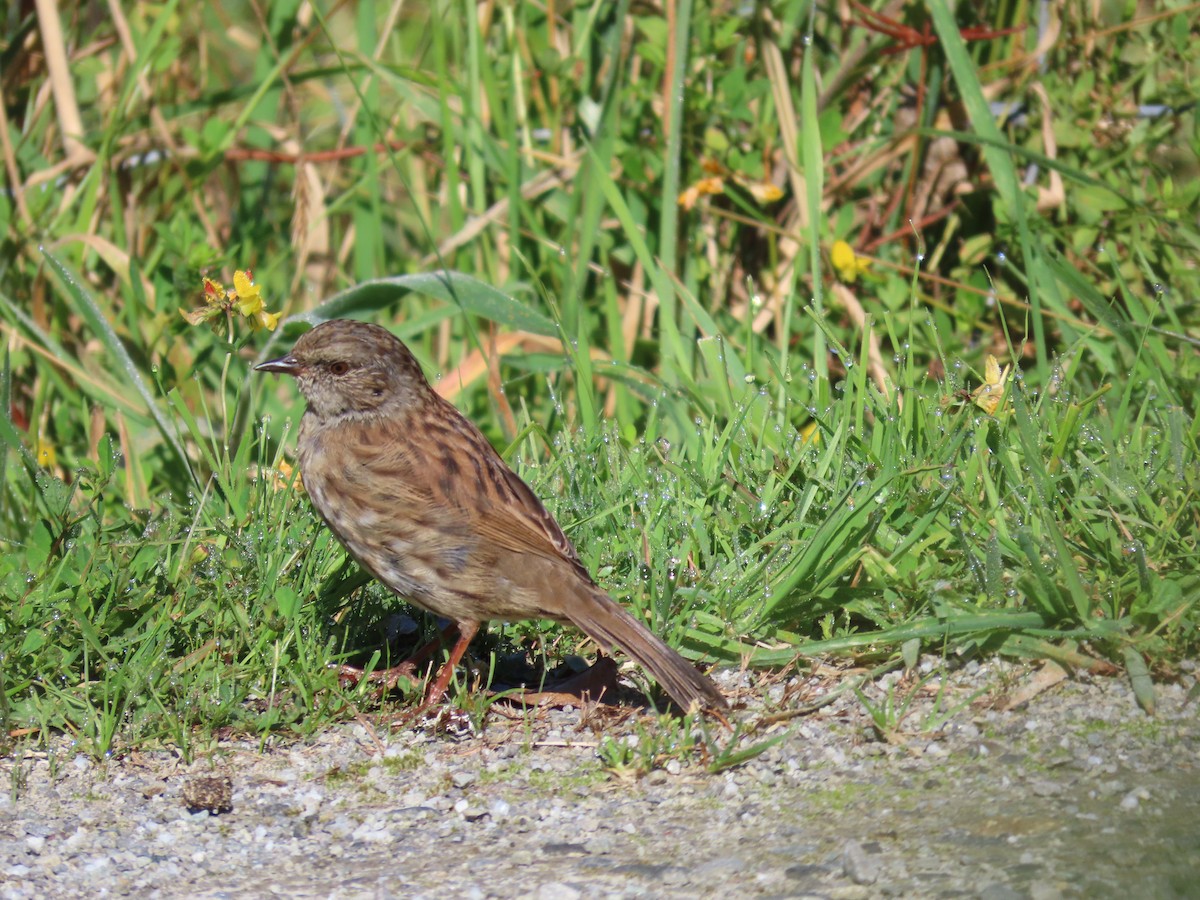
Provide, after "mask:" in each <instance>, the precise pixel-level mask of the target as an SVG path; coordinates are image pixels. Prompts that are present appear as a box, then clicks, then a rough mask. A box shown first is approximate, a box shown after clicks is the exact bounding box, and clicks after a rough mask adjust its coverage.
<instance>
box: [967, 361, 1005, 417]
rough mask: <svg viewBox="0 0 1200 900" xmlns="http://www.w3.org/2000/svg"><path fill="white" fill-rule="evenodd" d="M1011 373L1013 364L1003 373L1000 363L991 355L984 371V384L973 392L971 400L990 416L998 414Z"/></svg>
mask: <svg viewBox="0 0 1200 900" xmlns="http://www.w3.org/2000/svg"><path fill="white" fill-rule="evenodd" d="M1011 372H1012V365H1011V364H1009V365H1007V366H1005V367H1004V369H1003V371H1002V370H1001V369H1000V361H999V360H997V359H996V357H994V356H992V354H990V353H989V354H988V355H987V361H986V362H985V363H984V370H983V384H981V385H980V386H979V387H977V388H975V390H974V391H972V392H971V400H972V401H974V403H975V405H976V406H978V407H979V408H980V409H982V410H983V411H984V412H985V413H987V414H988V415H989V416H994V415H995V414H996V409H997V408H998V407H999V406H1000V401H1001V400H1002V399H1003V397H1004V387H1005V385H1006V384H1007V383H1008V376H1009V373H1011Z"/></svg>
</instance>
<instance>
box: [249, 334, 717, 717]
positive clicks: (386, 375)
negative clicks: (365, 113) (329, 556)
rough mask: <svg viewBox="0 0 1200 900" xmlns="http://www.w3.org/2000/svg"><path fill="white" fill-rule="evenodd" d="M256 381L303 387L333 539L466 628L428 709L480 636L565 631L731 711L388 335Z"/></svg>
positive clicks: (314, 466) (278, 364)
mask: <svg viewBox="0 0 1200 900" xmlns="http://www.w3.org/2000/svg"><path fill="white" fill-rule="evenodd" d="M255 368H256V369H259V370H261V371H265V372H280V373H283V374H285V375H294V376H295V378H296V383H297V385H298V386H299V388H300V393H301V394H303V395H304V399H305V400H306V401H307V403H308V408H307V410H306V411H305V413H304V418H303V420H302V422H301V424H300V437H299V462H300V472H301V474H302V476H303V478H304V487H305V489H306V490H307V491H308V495H309V497H310V498H312V503H313V506H314V507H315V508H316V510H317V513H318V514H319V515H320V516H321V518H322V519H324V520H325V523H326V524H327V525H328V526H329V528H330V530H332V531H333V533H334V534H335V535H336V536H337V538H338V540H340V541H341V542H342V544H344V545H345V547H346V549H347V550H349V551H350V554H351V555H352V556H353V557H354V558H355V559H356V560H358V562H359V563H360V564H361V565H362V566H363V567H364V568H365V569H366V570H367V571H368V572H370V573H371V574H372V575H374V576H375V577H376V578H378V579H379V580H380V581H381V582H383V583H384V584H385V585H386V586H387V587H388V588H390V589H391V590H393V591H395V593H396V594H398V595H399V596H401V597H403V598H404V599H406V600H409V601H411V602H412V603H415V604H416V605H417V606H420V607H422V608H424V609H427V610H429V611H430V612H433V613H435V614H436V615H438V616H442V617H444V618H447V619H450V620H451V621H452V622H453V623H455V624H456V625H457V631H458V640H457V642H456V643H455V644H454V647H453V649H452V650H451V652H450V655H449V658H448V660H447V661H446V663H445V664H444V665H443V667H442V670H441V672H440V674H439V676H438V678H437V679H436V680H435V682H434V684H433V686H432V687H431V688H430V689H429V693H428V694H427V695H426V700H425V702H426V705H428V704H430V703H434V702H436V701H437V700H439V699H440V698H441V696H442V695H443V694H444V693H445V691H446V688H447V686H448V685H449V682H450V677H451V675H452V674H453V671H454V667H455V666H456V665H457V664H458V661H459V660H460V659H461V658H462V655H463V652H464V651H465V650H466V648H467V645H468V644H469V643H470V641H471V638H472V637H474V635H475V633H476V632H477V631H478V630H479V627H480V625H481V624H482V623H483V622H485V621H487V620H489V619H505V620H516V619H554V620H555V621H558V622H571V623H573V624H574V625H576V626H577V627H578V628H579V629H581V630H582V631H583V632H584V633H585V634H586V635H588V637H590V638H592V639H593V640H594V641H596V642H597V643H598V644H599V645H600V646H601V648H603V649H605V650H610V649H611V648H612V647H613V646H616V647H620V648H621V649H622V650H624V651H625V652H626V653H628V654H629V655H630V656H632V657H633V658H634V659H635V660H637V661H638V662H639V663H641V664H642V665H643V666H645V667H646V668H647V669H649V670H650V672H651V673H652V674H653V675H654V677H655V678H657V679H658V681H659V682H660V683H661V684H662V686H663V687H664V688H665V689H666V691H667V693H668V694H670V695H671V697H672V698H673V699H674V700H675V702H677V703H678V704H679V705H680V706H682V707H683V708H684V709H690V708H692V707H693V706H699V707H701V708H714V709H723V708H725V707H726V705H727V704H726V702H725V698H724V697H723V696H722V695H721V693H720V692H719V691H718V690H717V688H716V686H715V685H714V684H713V683H712V682H711V681H710V680H709V679H708V678H706V677H705V676H704V675H702V674H700V673H699V672H697V671H696V669H695V668H694V667H693V666H691V665H690V664H689V663H688V662H687V661H686V660H684V659H683V657H681V656H680V655H679V654H678V653H676V652H675V651H674V650H672V649H671V648H670V647H668V646H667V645H666V644H665V643H664V642H663V641H662V640H660V639H659V638H658V637H656V636H655V635H654V634H652V633H651V632H650V631H649V630H648V629H647V628H646V626H645V625H643V624H641V623H640V622H638V620H637V619H635V618H634V617H633V616H631V615H630V614H629V613H627V612H626V611H625V610H624V609H622V608H621V607H620V606H618V605H617V604H616V603H615V602H613V600H612V598H611V597H609V596H608V594H606V593H604V591H602V590H601V589H600V588H598V587H597V586H596V583H595V582H594V581H592V578H591V576H590V575H589V574H588V571H587V569H585V568H584V566H583V564H582V563H581V562H580V560H579V554H578V553H577V552H576V551H575V548H574V547H573V546H572V545H571V542H570V541H569V540H567V536H566V535H565V534H563V531H562V529H561V528H560V527H559V525H558V523H557V522H555V521H554V518H553V517H552V516H551V515H550V514H549V513H548V512H547V511H546V508H545V507H544V506H542V504H541V502H540V501H539V500H538V498H537V497H536V496H534V493H533V491H531V490H530V489H529V486H528V485H526V484H525V482H523V481H522V480H521V479H520V478H519V477H518V476H517V474H516V473H515V472H513V471H512V469H510V468H509V467H508V466H507V465H506V464H505V462H504V460H502V459H501V458H500V455H499V454H498V453H496V451H495V450H494V449H493V448H492V445H491V444H489V443H488V441H487V439H486V438H485V437H484V436H483V435H482V434H481V433H480V431H479V429H478V428H476V427H475V426H474V425H473V424H472V423H471V422H469V421H468V420H467V419H466V418H464V417H463V415H462V414H461V413H460V412H459V411H458V410H457V409H455V408H454V407H453V406H452V405H451V404H450V403H448V402H447V401H446V400H444V399H442V398H441V397H440V396H438V394H436V393H435V392H434V391H433V389H432V388H431V387H430V386H429V382H428V381H426V379H425V375H424V374H423V373H422V372H421V367H420V365H419V364H418V363H417V361H416V359H415V358H414V357H413V355H412V353H410V352H409V350H408V348H407V347H405V346H404V344H403V343H401V342H400V341H399V340H398V339H397V338H396V337H395V336H393V335H392V334H391V332H389V331H387V330H386V329H384V328H380V327H379V326H377V325H369V324H366V323H363V322H355V321H351V320H348V319H336V320H333V321H330V322H325V323H323V324H321V325H318V326H317V327H316V328H314V329H313V330H312V331H310V332H308V333H307V334H305V335H303V336H302V337H301V338H300V340H298V341H297V342H296V345H295V347H293V348H292V352H291V353H289V354H288V355H287V356H283V357H280V358H279V359H273V360H270V361H268V362H264V363H261V364H260V365H258V366H256V367H255ZM449 630H450V629H448V631H449Z"/></svg>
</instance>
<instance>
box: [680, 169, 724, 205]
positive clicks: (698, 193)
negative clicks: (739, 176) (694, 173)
mask: <svg viewBox="0 0 1200 900" xmlns="http://www.w3.org/2000/svg"><path fill="white" fill-rule="evenodd" d="M724 190H725V179H724V178H718V177H716V176H710V177H707V178H701V179H700V180H699V181H697V182H696V183H695V184H693V185H692V186H691V187H688V188H686V189H685V190H684V191H683V192H682V193H681V194H680V195H679V205H680V206H682V207H683V208H684V209H691V208H692V207H693V206H695V205H696V201H697V200H699V199H700V198H701V197H702V196H704V195H705V194H720V193H722V192H723V191H724Z"/></svg>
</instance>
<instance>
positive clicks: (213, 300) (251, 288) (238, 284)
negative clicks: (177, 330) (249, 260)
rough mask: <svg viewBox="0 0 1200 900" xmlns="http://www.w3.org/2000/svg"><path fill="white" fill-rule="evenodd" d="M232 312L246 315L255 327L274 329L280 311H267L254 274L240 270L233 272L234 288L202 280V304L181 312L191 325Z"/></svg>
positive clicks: (211, 279)
mask: <svg viewBox="0 0 1200 900" xmlns="http://www.w3.org/2000/svg"><path fill="white" fill-rule="evenodd" d="M234 311H236V312H237V313H238V314H239V315H241V316H242V317H243V318H245V319H246V320H247V321H248V322H249V323H250V327H251V328H252V329H254V330H257V329H259V328H266V329H267V330H268V331H274V330H275V327H276V326H277V325H278V324H279V313H273V312H270V311H268V310H267V307H266V303H265V302H264V301H263V298H262V292H261V288H259V286H258V285H256V284H255V283H254V273H253V272H251V271H250V270H249V269H245V270H242V269H239V270H238V271H236V272H234V273H233V289H232V290H230V289H229V288H226V287H225V285H223V284H221V282H219V281H217V280H215V279H213V278H205V279H204V305H203V306H201V307H200V308H199V309H195V310H193V311H192V312H183V313H181V314H182V315H183V317H184V318H185V319H187V321H188V322H190V323H191V324H192V325H203V324H204V323H206V322H212V321H213V320H215V319H219V318H230V317H231V316H232V315H233V313H234Z"/></svg>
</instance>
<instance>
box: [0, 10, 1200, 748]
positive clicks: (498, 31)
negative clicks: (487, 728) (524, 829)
mask: <svg viewBox="0 0 1200 900" xmlns="http://www.w3.org/2000/svg"><path fill="white" fill-rule="evenodd" d="M959 7H960V8H959V9H958V10H952V9H951V8H950V5H949V4H948V2H946V0H938V2H932V3H930V4H928V5H923V4H907V5H905V4H899V3H887V4H884V3H879V2H871V3H870V4H868V5H864V4H859V3H857V2H847V3H838V4H821V5H814V4H812V3H809V2H801V0H780V2H762V3H757V4H746V3H723V2H715V3H703V2H694V0H667V2H666V3H665V4H664V5H659V4H657V3H649V4H646V3H630V2H627V0H617V2H613V3H601V2H593V3H574V4H573V3H562V2H548V3H544V4H543V3H532V2H523V3H515V2H513V3H488V2H484V3H464V2H448V0H447V2H440V0H435V2H431V3H424V4H411V3H408V4H402V3H396V4H393V5H387V4H383V3H373V2H360V3H336V2H317V3H300V2H282V3H271V4H265V3H263V4H257V3H254V2H250V3H240V2H218V3H211V4H180V3H176V2H170V0H169V2H166V3H142V2H128V3H124V4H122V3H119V2H113V3H108V4H96V3H82V4H77V5H75V4H63V5H62V6H61V8H60V9H59V11H58V16H57V19H55V17H53V16H46V17H43V18H39V16H38V15H37V14H36V13H35V11H34V7H33V5H32V4H9V5H8V6H7V7H5V10H6V11H5V12H4V13H3V15H4V17H5V18H4V22H3V43H2V45H0V67H2V70H3V75H2V79H3V80H2V85H0V86H2V90H3V105H2V109H0V112H2V114H3V116H4V120H3V121H2V122H0V136H2V138H3V144H2V146H0V151H2V153H3V161H4V171H5V183H4V191H3V194H0V219H2V220H3V225H4V228H3V235H4V236H3V252H0V316H2V323H3V324H0V328H2V330H3V335H4V338H5V340H4V349H3V354H2V358H0V400H2V404H0V409H2V410H3V411H4V416H3V417H0V445H2V446H3V447H4V448H5V449H4V451H3V453H2V454H0V464H2V465H3V470H2V471H0V541H3V546H4V551H5V552H4V553H3V554H2V555H0V597H2V598H3V599H2V602H0V726H2V727H0V740H3V739H4V736H5V735H7V736H8V738H9V739H10V740H11V739H14V738H31V737H32V738H38V737H44V736H46V735H48V734H50V733H56V732H61V731H66V732H68V733H70V734H73V735H76V736H78V738H79V740H80V742H81V744H82V746H84V747H85V748H87V749H88V750H90V751H91V752H95V753H103V752H107V751H109V750H111V749H112V748H113V747H114V746H117V745H118V744H120V745H128V744H131V743H134V742H141V741H147V740H169V741H173V742H175V743H177V744H178V745H180V746H181V747H183V748H184V749H185V751H188V752H190V750H191V749H192V748H193V747H194V745H195V743H196V742H197V741H200V742H204V741H206V740H209V739H211V737H212V736H213V735H214V734H220V733H221V732H222V730H223V729H227V728H234V729H238V730H249V731H251V732H255V733H262V734H264V735H265V734H266V733H268V732H269V731H271V730H272V729H277V728H281V727H290V728H295V729H305V728H313V727H320V726H321V725H322V724H325V723H327V722H328V721H329V720H330V718H331V717H337V716H343V715H347V714H350V713H351V712H352V711H353V710H354V709H355V708H356V705H361V704H363V703H365V702H367V701H368V700H369V693H368V692H365V691H362V690H361V689H360V691H359V692H355V691H350V692H349V693H348V692H347V690H346V689H344V688H342V687H340V686H339V685H338V684H337V683H336V679H335V677H334V675H333V674H332V673H331V672H330V671H329V670H328V669H327V663H328V662H329V661H330V660H334V659H337V658H340V656H341V655H342V654H348V658H350V659H353V660H354V661H357V662H359V663H361V664H366V665H379V664H383V663H386V662H387V660H388V659H389V658H393V659H394V658H397V657H398V656H399V655H401V654H403V653H404V651H405V650H406V649H407V647H408V646H410V645H411V643H412V641H413V640H414V639H415V637H416V636H415V635H411V634H409V632H411V631H413V630H414V627H419V628H428V625H429V623H422V622H414V621H412V620H409V619H407V618H406V617H404V616H403V615H401V613H402V611H403V607H402V605H401V604H399V602H398V601H394V600H392V599H390V598H388V597H387V596H385V594H384V592H383V591H382V590H381V589H380V588H378V586H374V585H367V584H365V583H364V582H365V579H363V578H362V577H361V576H359V575H358V574H357V573H356V572H355V570H354V568H353V566H352V565H346V564H345V559H344V554H343V553H342V551H341V550H340V548H339V547H338V546H337V545H336V543H334V542H333V541H332V540H331V539H330V537H329V536H328V534H327V533H326V532H325V531H324V530H323V529H321V528H320V527H318V524H317V523H316V521H315V520H314V518H313V516H312V514H311V513H310V511H309V508H308V504H307V501H306V500H305V499H304V497H303V495H302V494H300V493H299V492H298V491H297V490H296V489H295V484H294V474H292V473H290V468H289V466H288V465H287V463H288V462H289V461H290V460H291V459H292V458H293V457H292V447H293V444H292V439H293V436H294V422H295V420H296V419H297V417H298V415H299V411H300V401H299V398H298V396H297V395H296V393H295V390H294V387H293V386H292V385H291V384H285V383H281V382H280V381H279V380H277V379H273V378H270V377H263V376H257V375H254V374H252V372H251V364H252V363H253V361H254V360H256V359H260V358H265V356H266V355H267V354H270V353H272V352H276V351H279V350H280V349H282V348H284V347H286V346H288V345H289V343H290V342H291V341H292V340H293V339H294V338H295V337H296V336H297V335H298V334H300V333H302V331H303V329H304V327H306V326H305V325H304V323H305V322H309V323H311V322H315V321H317V320H319V319H321V318H326V317H331V316H335V315H354V316H359V317H363V318H368V319H370V320H372V321H376V322H379V323H381V324H384V325H387V326H388V327H390V328H391V329H392V330H393V331H394V332H395V333H396V334H398V335H400V336H401V337H402V338H403V339H404V340H405V341H407V342H408V343H409V344H410V346H411V347H412V348H413V349H414V352H416V354H417V355H418V356H419V357H420V358H421V360H422V361H423V362H424V363H425V364H426V366H427V370H428V371H429V372H430V373H431V374H432V375H434V376H436V377H437V378H438V382H437V383H438V387H439V390H441V391H443V392H444V393H445V394H446V395H447V396H449V397H451V398H452V399H453V400H454V402H455V403H456V404H458V406H459V407H460V408H462V409H463V410H464V411H465V412H466V413H467V414H468V415H470V416H471V417H473V418H474V419H475V420H476V421H477V422H479V423H480V424H481V426H482V427H483V428H484V429H485V431H486V432H487V433H488V434H489V436H490V437H491V438H492V439H493V441H494V442H495V443H496V444H497V446H498V447H500V448H501V449H502V450H503V451H504V452H505V454H506V456H507V457H508V458H509V459H510V460H511V461H512V462H513V464H514V465H515V466H516V467H517V468H518V470H519V471H520V472H522V474H523V475H524V476H525V477H526V478H527V479H528V480H529V481H530V482H531V483H532V484H533V485H534V486H535V489H536V490H537V491H538V492H539V493H540V494H541V496H543V497H545V498H547V502H548V505H549V506H550V507H551V509H552V511H553V512H554V513H555V514H556V515H557V517H558V519H559V520H560V522H562V523H563V525H564V527H565V528H566V529H567V531H568V533H569V534H570V535H571V536H572V538H573V539H574V540H575V542H576V543H577V544H578V546H579V547H580V550H581V553H582V555H583V557H584V559H585V560H586V562H587V564H588V565H589V567H590V568H591V569H592V571H593V572H594V573H596V575H597V577H598V579H599V580H600V581H601V582H602V583H603V584H605V585H606V586H607V587H608V588H610V589H611V591H612V592H613V594H614V595H615V596H616V597H618V598H619V599H620V600H621V601H622V602H624V603H627V604H628V605H630V606H631V607H632V608H635V609H636V610H638V611H640V612H641V613H642V614H644V615H645V616H646V617H647V620H648V621H649V622H650V623H651V624H652V626H653V627H655V628H656V629H658V630H659V631H660V632H661V633H663V634H665V635H667V636H668V639H669V640H670V641H671V642H672V643H674V644H676V645H677V646H680V647H681V648H682V649H683V650H684V652H685V653H688V654H689V655H692V656H694V657H696V658H703V659H706V660H709V661H713V662H717V661H720V662H722V663H724V664H733V665H738V664H746V665H749V666H751V667H754V668H756V669H760V670H764V671H767V672H791V671H794V670H795V667H796V666H797V665H804V664H805V663H804V662H803V660H804V658H805V655H808V654H817V653H832V652H839V653H849V654H854V655H855V656H856V657H857V658H859V659H861V660H864V661H866V662H871V663H874V664H880V663H884V664H886V663H889V661H892V660H899V659H905V660H908V661H911V660H912V659H913V658H915V655H916V653H917V652H918V651H919V650H922V649H923V650H926V651H930V652H934V653H940V654H944V655H945V656H946V658H947V659H948V660H949V661H955V660H963V659H968V658H971V657H974V656H977V655H979V654H989V653H1003V654H1011V655H1016V656H1021V657H1030V658H1038V657H1053V658H1056V659H1058V660H1060V661H1062V662H1064V663H1066V664H1068V665H1071V666H1085V667H1089V668H1093V669H1096V670H1107V671H1116V670H1117V669H1118V668H1121V667H1128V670H1129V672H1130V673H1131V674H1136V675H1138V676H1139V678H1138V682H1137V683H1138V684H1139V685H1145V684H1146V683H1147V682H1146V679H1145V675H1146V672H1147V667H1149V670H1150V673H1151V674H1152V675H1153V677H1156V678H1169V677H1171V676H1172V673H1173V671H1174V668H1173V667H1174V665H1175V664H1176V662H1178V661H1179V660H1180V659H1182V658H1183V657H1185V656H1186V655H1188V654H1190V653H1193V652H1194V651H1195V649H1196V628H1195V626H1196V619H1197V598H1198V596H1200V573H1198V572H1197V566H1196V558H1197V547H1196V541H1197V535H1198V534H1200V521H1198V515H1197V509H1198V507H1197V504H1196V494H1197V488H1198V487H1200V475H1198V473H1200V465H1197V459H1196V450H1197V434H1198V432H1200V417H1198V414H1197V394H1196V385H1197V383H1198V377H1200V355H1198V354H1197V346H1200V314H1198V311H1197V306H1196V302H1195V298H1196V297H1197V296H1200V275H1198V273H1197V267H1196V260H1197V259H1198V258H1200V254H1198V250H1200V237H1198V224H1200V223H1198V222H1197V213H1198V204H1197V193H1198V191H1200V178H1197V174H1198V172H1197V160H1198V151H1200V133H1198V130H1197V119H1196V111H1195V101H1194V93H1195V90H1194V87H1195V84H1196V83H1197V80H1198V77H1200V73H1198V72H1197V64H1198V58H1200V40H1197V35H1196V33H1195V26H1194V22H1195V21H1196V5H1195V4H1188V3H1183V2H1173V0H1168V2H1165V3H1158V4H1136V3H1124V4H1122V3H1101V4H1093V3H1083V2H1066V3H1061V4H1048V5H1046V6H1045V7H1039V6H1036V5H1030V4H1026V3H1020V2H1017V3H1012V2H985V3H980V4H960V5H959ZM1039 15H1044V18H1042V19H1041V20H1040V21H1039V18H1038V16H1039ZM246 269H249V270H252V273H253V279H254V283H255V287H256V290H257V291H258V295H257V296H256V295H255V294H254V292H253V291H252V290H249V289H248V288H247V284H246V283H245V282H239V283H240V285H241V287H242V288H243V291H242V293H241V294H240V295H239V294H237V293H236V292H235V293H234V295H233V298H232V299H230V297H229V295H228V294H226V293H225V292H224V290H222V291H218V288H217V287H216V286H210V288H209V289H208V291H207V292H206V290H205V283H204V278H205V277H206V276H207V277H209V278H211V279H213V280H214V281H215V282H217V283H219V284H220V285H222V286H224V287H225V289H226V290H234V288H232V287H230V286H231V285H233V282H234V273H235V271H239V270H246ZM275 313H279V314H282V315H283V316H284V318H283V321H282V323H281V324H279V327H278V328H276V329H275V330H274V331H271V330H269V329H268V328H266V327H264V326H265V325H269V324H274V321H273V319H272V315H271V314H275ZM189 314H190V319H189ZM247 314H248V315H247ZM204 320H207V321H204ZM193 321H200V322H201V323H200V324H192V323H193ZM989 355H992V356H994V357H996V359H997V360H998V362H997V364H996V365H994V366H989V364H988V356H989ZM501 634H502V637H497V635H501ZM491 640H492V644H491V647H492V648H494V649H496V650H497V651H498V652H500V653H512V652H515V653H518V654H520V653H525V652H528V653H529V654H530V656H531V658H533V659H536V658H537V656H538V654H539V653H540V652H541V651H542V650H546V649H549V651H550V652H551V654H552V655H558V654H561V653H563V652H566V651H570V650H572V649H573V648H575V647H576V645H577V644H578V643H579V636H578V635H577V634H575V633H573V632H569V631H568V632H562V631H560V630H559V629H557V628H553V627H551V626H549V625H548V624H547V623H521V624H515V625H511V626H505V627H504V628H503V630H502V631H501V629H499V628H493V629H492V639H491ZM487 656H488V654H487V650H486V648H485V649H484V650H481V651H480V653H479V658H481V659H482V660H483V661H484V662H485V664H486V660H487ZM1144 696H1145V697H1147V698H1149V694H1144ZM1150 699H1152V698H1150Z"/></svg>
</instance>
